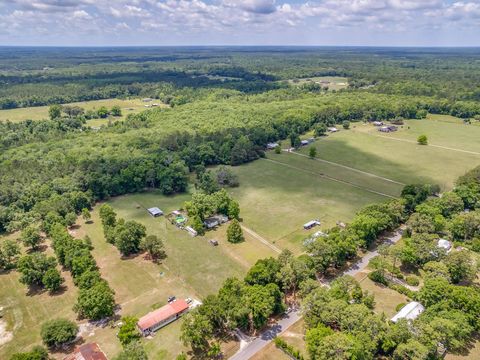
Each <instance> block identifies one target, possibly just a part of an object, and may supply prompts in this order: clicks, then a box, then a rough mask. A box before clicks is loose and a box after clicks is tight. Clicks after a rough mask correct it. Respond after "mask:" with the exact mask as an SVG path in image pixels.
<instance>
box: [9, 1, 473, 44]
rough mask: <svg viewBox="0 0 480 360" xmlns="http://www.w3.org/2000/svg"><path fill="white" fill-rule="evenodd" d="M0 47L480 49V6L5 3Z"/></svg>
mask: <svg viewBox="0 0 480 360" xmlns="http://www.w3.org/2000/svg"><path fill="white" fill-rule="evenodd" d="M0 45H68V46H80V45H392V46H405V45H411V46H480V0H465V1H455V0H453V1H452V0H310V1H305V0H0Z"/></svg>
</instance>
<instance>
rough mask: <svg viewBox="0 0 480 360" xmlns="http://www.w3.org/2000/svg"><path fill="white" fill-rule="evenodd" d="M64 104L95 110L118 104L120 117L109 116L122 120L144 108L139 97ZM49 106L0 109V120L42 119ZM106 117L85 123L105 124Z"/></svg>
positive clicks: (44, 117) (45, 115) (46, 113)
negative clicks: (120, 112) (120, 111)
mask: <svg viewBox="0 0 480 360" xmlns="http://www.w3.org/2000/svg"><path fill="white" fill-rule="evenodd" d="M64 105H72V106H80V107H82V108H84V109H85V110H96V109H99V108H100V107H102V106H106V107H107V108H109V109H111V108H112V106H115V105H118V106H120V107H121V108H122V116H121V117H111V119H112V121H113V120H123V119H125V118H126V117H127V115H128V114H136V113H139V112H140V111H143V110H145V109H146V108H145V103H144V102H143V101H142V100H141V99H128V100H122V99H105V100H91V101H83V102H76V103H70V104H64ZM48 109H49V106H35V107H27V108H19V109H11V110H0V121H2V120H3V121H6V120H10V121H12V122H20V121H23V120H28V119H30V120H42V119H48ZM107 122H108V119H92V120H88V121H87V124H88V125H90V126H100V125H103V124H107Z"/></svg>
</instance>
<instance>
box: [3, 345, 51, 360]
mask: <svg viewBox="0 0 480 360" xmlns="http://www.w3.org/2000/svg"><path fill="white" fill-rule="evenodd" d="M10 360H48V352H47V350H46V349H45V348H44V347H43V346H35V347H34V348H33V349H32V351H29V352H22V353H16V354H13V355H12V357H11V358H10Z"/></svg>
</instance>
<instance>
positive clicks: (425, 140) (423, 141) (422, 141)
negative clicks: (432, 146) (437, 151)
mask: <svg viewBox="0 0 480 360" xmlns="http://www.w3.org/2000/svg"><path fill="white" fill-rule="evenodd" d="M417 142H418V145H428V138H427V136H426V135H420V136H419V137H418V139H417Z"/></svg>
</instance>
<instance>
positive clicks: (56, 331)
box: [40, 319, 78, 347]
mask: <svg viewBox="0 0 480 360" xmlns="http://www.w3.org/2000/svg"><path fill="white" fill-rule="evenodd" d="M77 333H78V326H77V325H76V324H75V323H74V322H72V321H70V320H67V319H54V320H49V321H47V322H46V323H44V324H43V325H42V330H41V331H40V335H41V336H42V340H43V343H44V344H45V345H46V346H48V347H58V346H60V345H63V344H66V343H69V342H71V341H73V340H74V339H75V337H76V336H77Z"/></svg>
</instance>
